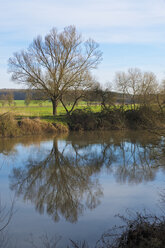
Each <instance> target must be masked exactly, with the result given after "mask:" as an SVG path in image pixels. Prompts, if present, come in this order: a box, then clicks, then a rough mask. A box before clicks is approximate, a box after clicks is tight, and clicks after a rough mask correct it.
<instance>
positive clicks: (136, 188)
mask: <svg viewBox="0 0 165 248" xmlns="http://www.w3.org/2000/svg"><path fill="white" fill-rule="evenodd" d="M164 189H165V140H164V138H163V137H157V136H155V135H153V134H150V133H147V132H140V131H138V132H119V131H113V132H97V133H96V132H84V133H70V134H68V135H63V136H59V137H49V136H48V137H39V136H36V137H35V136H34V137H24V138H16V139H15V138H13V139H1V140H0V199H1V206H0V214H1V215H2V214H6V215H7V216H6V217H5V218H4V220H3V221H2V220H1V219H0V227H2V226H3V225H4V224H5V223H6V222H5V221H7V218H8V217H9V215H8V213H7V211H9V212H10V208H11V205H12V203H13V204H14V207H13V214H12V216H11V220H10V222H9V224H8V226H7V228H6V229H5V231H3V232H2V234H3V240H4V239H6V240H7V242H8V244H9V247H19V248H31V247H34V246H33V244H35V245H36V247H40V248H41V247H44V245H43V244H44V242H46V240H49V241H50V242H51V241H52V242H54V241H55V240H56V241H57V240H60V241H59V243H58V245H57V247H65V246H66V244H70V239H71V240H74V241H83V240H86V241H88V243H89V244H90V245H94V244H95V243H96V241H97V240H98V239H99V238H100V236H101V235H102V233H103V232H105V231H107V230H108V229H109V228H112V227H113V226H114V225H120V224H121V219H120V218H117V217H115V215H117V214H120V215H125V214H127V212H128V211H130V212H143V211H148V212H150V213H154V214H157V215H161V214H163V210H165V191H164ZM0 217H1V216H0ZM0 236H2V235H0ZM1 239H2V238H1V237H0V240H1ZM0 247H1V246H0Z"/></svg>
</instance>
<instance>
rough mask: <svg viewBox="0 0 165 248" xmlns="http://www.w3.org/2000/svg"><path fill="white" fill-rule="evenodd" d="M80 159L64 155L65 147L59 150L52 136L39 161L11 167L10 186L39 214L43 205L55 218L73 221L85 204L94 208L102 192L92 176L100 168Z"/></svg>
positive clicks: (81, 212) (76, 218)
mask: <svg viewBox="0 0 165 248" xmlns="http://www.w3.org/2000/svg"><path fill="white" fill-rule="evenodd" d="M84 159H85V158H84ZM79 160H81V156H79V158H78V155H77V156H76V157H75V156H73V154H71V153H70V154H68V155H65V148H64V149H63V151H62V152H60V151H59V149H58V145H57V140H56V139H55V140H54V142H53V148H52V149H51V152H50V153H49V154H48V155H47V156H46V157H45V158H44V159H43V160H42V161H40V162H37V161H36V160H29V161H28V163H27V164H26V165H25V167H24V168H18V169H16V168H15V169H13V174H12V175H11V189H13V190H15V191H16V193H17V195H21V194H23V196H24V200H31V202H33V203H34V204H35V206H36V209H37V210H38V211H39V212H40V213H43V212H44V208H46V211H47V213H48V214H49V215H51V216H52V218H53V219H54V221H58V220H59V219H60V216H63V217H64V218H65V219H66V220H67V221H70V222H76V221H77V220H78V217H79V216H80V215H82V214H83V211H84V209H85V207H87V208H89V209H94V208H95V207H96V206H97V205H98V204H99V203H100V197H101V196H102V194H103V193H102V190H101V186H100V184H99V182H98V180H97V179H95V178H93V177H92V175H93V174H94V173H97V172H98V171H99V170H100V168H99V167H98V166H95V165H91V164H90V161H89V163H87V164H84V166H83V165H82V166H80V165H79ZM84 199H85V200H84Z"/></svg>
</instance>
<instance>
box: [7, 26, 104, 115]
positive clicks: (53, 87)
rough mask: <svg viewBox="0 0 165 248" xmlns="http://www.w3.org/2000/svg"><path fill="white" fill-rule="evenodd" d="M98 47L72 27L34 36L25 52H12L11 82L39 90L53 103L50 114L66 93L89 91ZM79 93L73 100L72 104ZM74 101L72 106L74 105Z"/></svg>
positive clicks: (99, 54) (100, 56)
mask: <svg viewBox="0 0 165 248" xmlns="http://www.w3.org/2000/svg"><path fill="white" fill-rule="evenodd" d="M101 59H102V53H101V51H100V50H99V45H98V44H97V43H96V42H95V41H94V40H92V39H88V40H86V41H83V39H82V37H81V35H80V34H79V33H78V32H77V30H76V28H75V27H74V26H68V27H65V28H64V30H63V31H62V32H58V31H57V29H56V28H53V29H52V30H51V31H50V32H49V33H48V35H46V36H45V37H44V39H42V37H41V36H38V37H37V38H36V39H34V40H33V42H32V44H31V45H30V46H29V48H28V49H26V50H23V51H21V52H16V53H14V55H13V57H11V58H10V59H9V72H10V73H12V80H14V81H16V82H18V83H24V84H26V85H27V86H28V88H31V89H37V90H38V91H41V92H42V94H43V93H44V94H43V95H44V98H45V99H50V100H51V101H52V104H53V114H54V115H55V114H56V108H57V104H58V102H59V101H61V102H62V103H63V104H64V102H63V101H62V97H63V95H64V94H66V92H67V91H68V90H76V91H77V90H79V92H83V91H84V90H86V89H88V88H90V86H91V84H92V82H93V77H92V74H91V70H93V69H96V68H97V65H98V64H99V63H100V62H101ZM79 98H80V94H78V97H77V98H75V102H76V101H77V100H78V99H79ZM75 102H74V103H75Z"/></svg>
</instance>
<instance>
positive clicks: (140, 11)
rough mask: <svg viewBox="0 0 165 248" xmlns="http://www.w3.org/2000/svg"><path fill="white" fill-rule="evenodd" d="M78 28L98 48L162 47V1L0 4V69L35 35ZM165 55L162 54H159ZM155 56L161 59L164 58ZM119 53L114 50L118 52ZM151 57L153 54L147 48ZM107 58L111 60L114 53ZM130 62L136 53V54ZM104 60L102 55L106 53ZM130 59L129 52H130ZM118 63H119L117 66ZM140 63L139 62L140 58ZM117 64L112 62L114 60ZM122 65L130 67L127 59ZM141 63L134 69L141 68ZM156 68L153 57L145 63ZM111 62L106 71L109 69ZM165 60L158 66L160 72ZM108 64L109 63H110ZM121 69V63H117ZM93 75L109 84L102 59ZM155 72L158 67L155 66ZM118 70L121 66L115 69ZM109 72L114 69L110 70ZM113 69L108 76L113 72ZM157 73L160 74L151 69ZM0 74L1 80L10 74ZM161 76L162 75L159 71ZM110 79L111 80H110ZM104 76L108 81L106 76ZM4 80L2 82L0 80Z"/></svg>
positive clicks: (24, 0) (17, 1) (164, 28)
mask: <svg viewBox="0 0 165 248" xmlns="http://www.w3.org/2000/svg"><path fill="white" fill-rule="evenodd" d="M72 24H74V25H76V27H77V29H78V30H79V31H80V32H82V34H83V36H84V37H91V38H94V39H95V40H96V41H97V42H99V43H101V44H102V47H103V50H104V54H106V53H107V52H108V50H107V48H105V47H104V46H103V44H109V46H111V45H112V44H118V45H120V44H121V46H122V45H123V44H139V46H142V45H143V44H144V45H146V44H162V45H164V44H165V0H138V1H136V0H115V1H114V0H80V1H77V0H69V1H68V0H60V1H58V0H14V1H11V0H6V1H1V4H0V37H1V39H0V61H1V62H0V67H1V68H2V65H3V67H4V66H6V70H7V59H8V58H9V57H10V56H11V55H12V53H13V52H14V51H17V50H19V49H23V48H26V47H27V46H28V45H29V43H30V42H31V41H32V39H33V38H34V37H36V36H37V35H38V34H41V35H45V34H46V33H47V32H49V30H50V29H51V28H52V27H53V26H55V27H58V29H63V27H65V26H67V25H72ZM162 51H163V52H164V50H162ZM163 52H162V55H161V54H159V57H160V58H161V56H163ZM116 53H117V51H116ZM151 54H152V50H151ZM109 56H110V60H111V61H112V60H115V55H113V56H111V55H109ZM134 56H135V57H134V59H135V61H136V58H137V56H138V52H137V54H136V52H135V54H134ZM104 57H106V56H105V55H104ZM128 57H129V49H128ZM120 60H121V59H119V60H118V65H119V66H120ZM141 60H143V58H141ZM115 61H116V60H115ZM123 63H125V64H124V66H125V67H126V66H129V63H128V62H127V61H126V60H125V62H123ZM142 64H143V63H142V61H141V62H139V58H138V59H137V63H135V65H137V66H138V65H142ZM148 64H150V65H151V68H154V57H152V58H150V60H148ZM110 65H111V64H110V62H109V67H110ZM163 65H164V67H165V62H164V64H162V65H161V66H160V70H162V68H163ZM111 66H112V65H111ZM121 66H123V65H121ZM100 68H101V69H100V70H99V71H98V73H97V74H99V75H103V76H102V77H101V78H102V79H103V78H104V80H105V81H108V79H109V77H111V75H110V72H109V71H110V69H106V68H107V62H106V63H105V62H104V61H103V63H102V65H101V67H100ZM155 68H158V65H157V64H155ZM119 69H120V68H119ZM112 71H113V70H112ZM112 71H111V72H112ZM155 71H158V70H156V69H155ZM4 73H5V72H4V69H3V71H0V79H2V77H3V79H4V80H6V78H7V77H8V78H9V76H7V74H6V75H4ZM159 74H160V73H159ZM108 75H109V76H108ZM105 77H106V78H105ZM1 81H2V80H1Z"/></svg>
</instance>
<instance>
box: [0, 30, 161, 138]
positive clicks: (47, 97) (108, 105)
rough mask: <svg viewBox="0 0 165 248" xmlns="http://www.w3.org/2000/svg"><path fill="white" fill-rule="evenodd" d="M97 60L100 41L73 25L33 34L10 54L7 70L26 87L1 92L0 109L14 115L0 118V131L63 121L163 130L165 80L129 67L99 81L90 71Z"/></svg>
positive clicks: (50, 127)
mask: <svg viewBox="0 0 165 248" xmlns="http://www.w3.org/2000/svg"><path fill="white" fill-rule="evenodd" d="M101 60H102V52H101V51H100V50H99V45H98V44H97V43H96V42H95V41H93V40H92V39H88V40H86V41H84V40H83V39H82V37H81V35H80V34H79V33H78V32H77V30H76V28H75V26H68V27H65V28H64V30H63V31H61V32H58V31H57V29H56V28H53V29H52V30H51V31H50V32H49V33H48V34H47V35H46V36H45V37H44V39H43V38H42V37H41V36H38V37H37V38H35V39H34V40H33V42H32V43H31V45H30V46H29V48H28V49H25V50H22V51H21V52H16V53H14V54H13V57H11V58H10V59H9V61H8V65H9V70H8V71H9V73H11V75H12V80H13V81H16V82H17V83H21V84H24V85H25V86H26V87H27V90H25V89H24V90H22V93H21V90H13V91H12V90H8V91H6V90H2V92H0V104H1V108H0V114H1V115H3V114H5V113H6V112H12V114H13V115H14V119H15V120H14V119H12V121H11V118H10V117H8V118H9V120H10V121H6V124H4V119H3V120H0V122H1V124H0V135H1V136H15V135H25V134H33V133H36V134H38V133H43V132H46V133H47V132H48V133H49V132H57V131H59V130H61V131H62V130H63V129H65V130H66V129H67V128H66V125H67V126H68V128H69V129H70V130H76V131H82V130H112V129H152V130H153V129H154V130H155V129H161V130H163V129H164V127H165V82H164V81H163V82H162V83H161V84H160V83H159V82H158V80H157V78H156V75H155V74H154V73H152V72H150V71H142V70H140V69H138V68H129V69H128V70H127V71H126V72H125V71H124V72H123V71H120V72H116V75H115V77H114V80H113V82H111V83H107V84H106V85H104V86H103V85H102V84H100V83H99V82H97V80H96V79H95V77H94V75H93V70H94V69H96V68H97V66H98V65H99V64H100V62H101ZM112 88H113V90H112ZM16 95H17V98H16ZM16 99H22V100H21V101H17V100H16ZM52 110H53V111H52ZM24 117H26V119H25V118H24ZM8 118H7V120H8ZM27 118H28V119H27ZM35 118H38V119H35ZM39 118H40V120H39ZM59 120H60V123H63V124H59ZM45 121H46V122H45ZM11 122H12V125H11V126H12V130H11V128H10V127H9V126H10V124H9V123H11ZM7 123H8V124H7ZM5 125H8V127H6V126H5ZM4 126H5V128H4ZM59 126H60V128H59ZM37 127H38V128H37ZM63 127H64V128H63ZM67 130H68V129H67ZM61 131H60V132H61Z"/></svg>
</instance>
